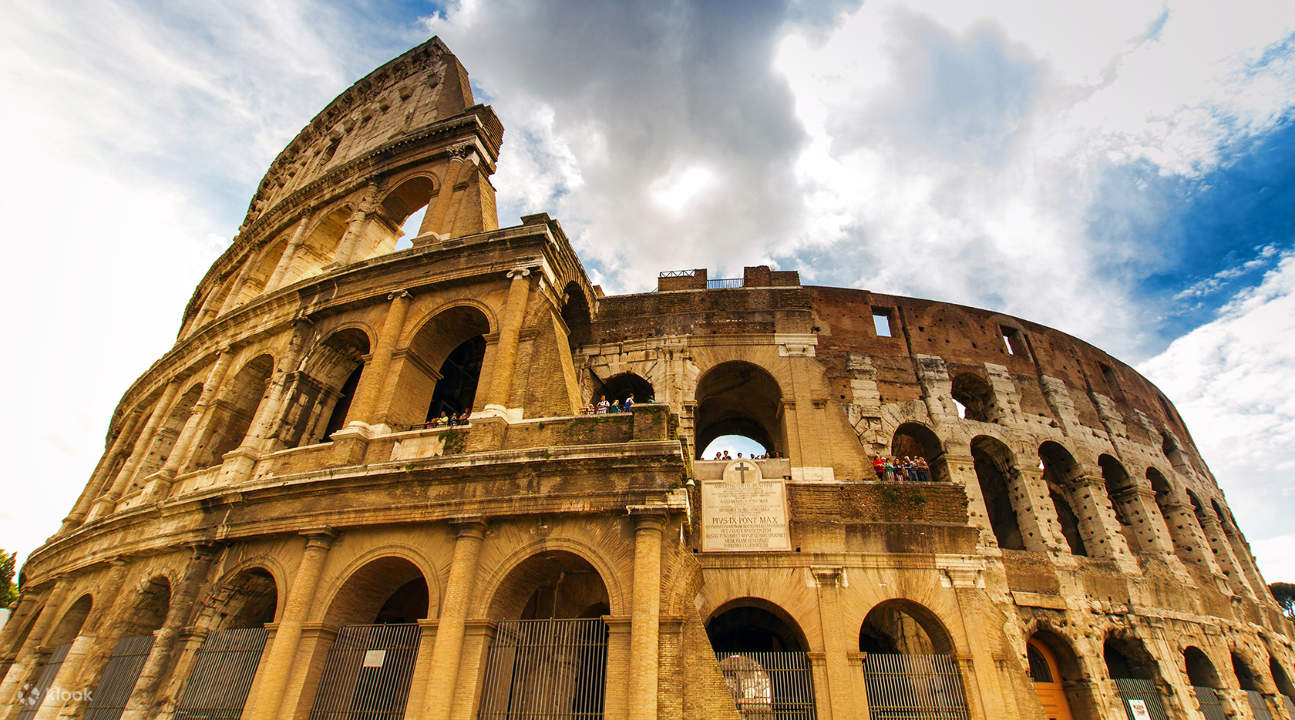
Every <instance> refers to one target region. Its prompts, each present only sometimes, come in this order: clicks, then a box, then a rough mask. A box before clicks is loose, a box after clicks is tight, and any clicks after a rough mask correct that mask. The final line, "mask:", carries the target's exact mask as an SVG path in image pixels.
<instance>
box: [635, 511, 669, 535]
mask: <svg viewBox="0 0 1295 720" xmlns="http://www.w3.org/2000/svg"><path fill="white" fill-rule="evenodd" d="M625 512H626V514H627V515H629V516H630V517H631V518H633V520H634V529H635V530H636V531H643V530H655V531H657V532H661V531H662V530H664V529H665V523H666V519H667V518H668V517H669V515H670V509H669V508H668V507H666V506H665V505H627V506H626V507H625Z"/></svg>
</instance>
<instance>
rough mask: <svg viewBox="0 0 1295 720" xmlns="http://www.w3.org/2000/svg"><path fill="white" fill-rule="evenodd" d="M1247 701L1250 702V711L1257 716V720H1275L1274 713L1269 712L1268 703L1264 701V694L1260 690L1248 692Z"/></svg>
mask: <svg viewBox="0 0 1295 720" xmlns="http://www.w3.org/2000/svg"><path fill="white" fill-rule="evenodd" d="M1246 699H1247V700H1249V701H1250V711H1251V712H1253V713H1254V714H1255V720H1273V716H1272V713H1270V712H1268V702H1267V701H1265V700H1264V695H1263V693H1261V692H1259V691H1258V690H1246Z"/></svg>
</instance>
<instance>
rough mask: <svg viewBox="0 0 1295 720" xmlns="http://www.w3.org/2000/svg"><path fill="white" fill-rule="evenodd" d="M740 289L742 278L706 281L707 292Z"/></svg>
mask: <svg viewBox="0 0 1295 720" xmlns="http://www.w3.org/2000/svg"><path fill="white" fill-rule="evenodd" d="M740 287H742V278H715V279H714V280H707V281H706V289H707V290H722V289H724V288H740Z"/></svg>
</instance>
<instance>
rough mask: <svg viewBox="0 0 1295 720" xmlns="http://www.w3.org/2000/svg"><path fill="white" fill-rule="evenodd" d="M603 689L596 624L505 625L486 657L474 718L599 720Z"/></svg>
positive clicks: (601, 631)
mask: <svg viewBox="0 0 1295 720" xmlns="http://www.w3.org/2000/svg"><path fill="white" fill-rule="evenodd" d="M606 686H607V625H606V624H605V623H604V622H603V621H602V620H601V619H599V618H591V619H578V620H558V619H549V620H506V621H503V622H500V623H499V625H498V626H496V628H495V638H494V641H493V642H492V643H491V644H490V651H489V653H488V654H487V656H486V670H485V673H484V674H483V676H482V682H481V709H480V711H479V712H478V713H477V718H478V719H479V720H523V719H524V720H577V719H589V720H593V719H594V718H598V719H601V718H602V716H603V699H604V694H605V692H606Z"/></svg>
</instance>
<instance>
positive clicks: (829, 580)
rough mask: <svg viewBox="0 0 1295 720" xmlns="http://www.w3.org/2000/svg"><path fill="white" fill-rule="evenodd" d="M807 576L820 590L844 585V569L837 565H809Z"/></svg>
mask: <svg viewBox="0 0 1295 720" xmlns="http://www.w3.org/2000/svg"><path fill="white" fill-rule="evenodd" d="M809 574H810V575H811V576H812V577H813V578H814V583H815V584H816V585H818V587H821V588H822V587H836V586H838V585H839V586H842V587H844V585H845V568H844V567H841V566H839V565H811V566H810V568H809Z"/></svg>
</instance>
